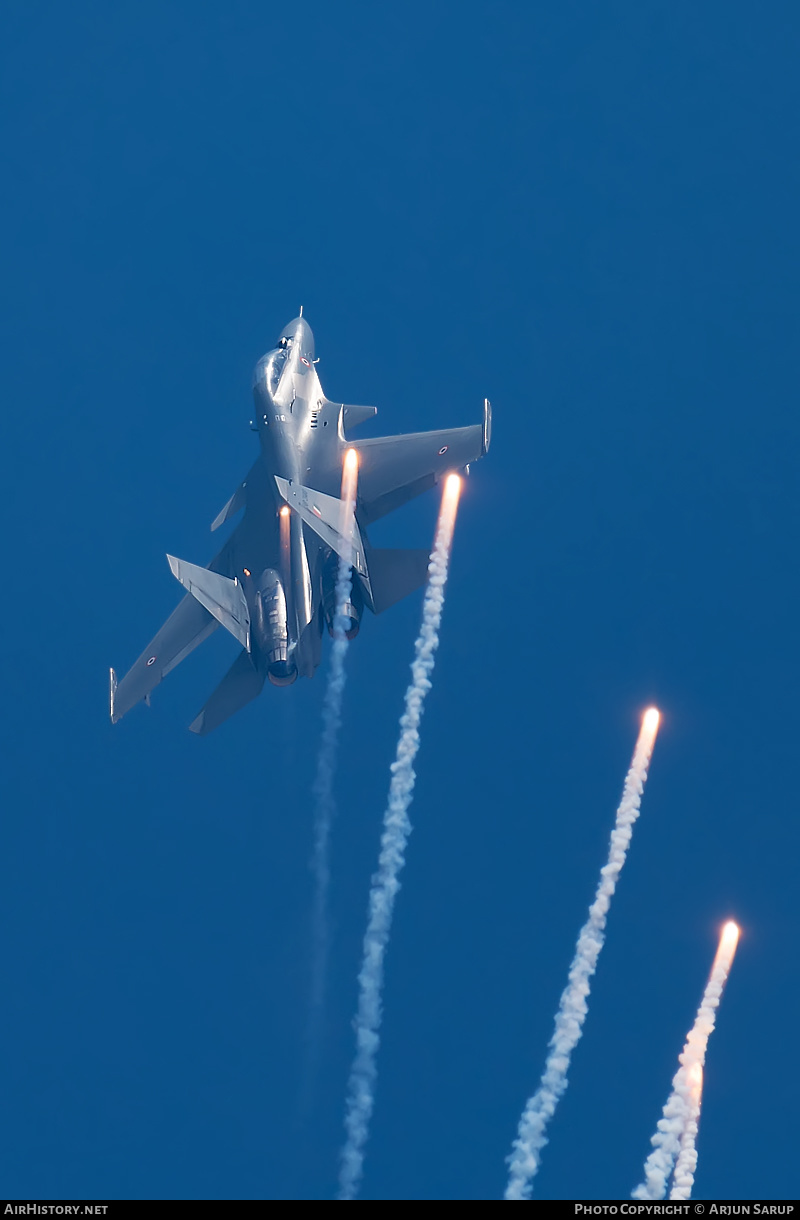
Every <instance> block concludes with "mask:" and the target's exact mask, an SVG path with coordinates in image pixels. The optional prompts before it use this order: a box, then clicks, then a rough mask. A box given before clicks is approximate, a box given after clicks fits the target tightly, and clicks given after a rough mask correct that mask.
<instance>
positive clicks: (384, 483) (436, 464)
mask: <svg viewBox="0 0 800 1220" xmlns="http://www.w3.org/2000/svg"><path fill="white" fill-rule="evenodd" d="M490 428H491V408H490V407H489V404H488V403H487V404H486V407H485V411H484V420H483V423H482V424H473V425H472V426H471V427H467V428H444V429H441V430H440V431H437V432H410V433H408V434H407V435H405V436H380V437H376V438H375V439H374V440H373V439H370V440H364V441H354V442H353V446H352V447H353V448H354V449H356V450H357V451H358V498H359V519H363V520H364V522H365V523H366V524H369V523H370V522H372V521H377V520H378V518H379V517H384V516H385V515H386V514H387V513H390V512H393V511H394V509H396V508H399V507H400V505H401V504H405V503H406V502H407V501H408V500H412V499H413V498H414V496H418V495H420V494H421V493H422V492H423V491H427V490H428V488H429V487H433V486H434V484H435V483H437V482H438V481H439V479H441V478H442V477H443V476H444V475H445V474H447V472H448V471H450V470H458V469H460V468H461V467H463V466H466V465H467V463H468V462H476V461H477V460H478V458H479V457H482V456H483V454H485V453H486V452H487V450H488V448H489V436H490Z"/></svg>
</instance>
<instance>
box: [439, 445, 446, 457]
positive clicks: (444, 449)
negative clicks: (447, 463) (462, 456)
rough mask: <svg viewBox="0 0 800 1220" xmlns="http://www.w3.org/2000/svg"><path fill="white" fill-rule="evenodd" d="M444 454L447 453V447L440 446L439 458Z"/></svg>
mask: <svg viewBox="0 0 800 1220" xmlns="http://www.w3.org/2000/svg"><path fill="white" fill-rule="evenodd" d="M445 453H447V445H442V447H441V449H440V450H439V457H442V455H443V454H445Z"/></svg>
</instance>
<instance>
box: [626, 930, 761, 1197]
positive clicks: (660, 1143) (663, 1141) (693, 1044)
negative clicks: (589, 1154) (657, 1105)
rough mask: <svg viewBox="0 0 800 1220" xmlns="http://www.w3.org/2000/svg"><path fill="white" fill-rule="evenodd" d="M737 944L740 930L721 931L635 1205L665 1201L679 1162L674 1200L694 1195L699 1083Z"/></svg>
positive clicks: (652, 1140)
mask: <svg viewBox="0 0 800 1220" xmlns="http://www.w3.org/2000/svg"><path fill="white" fill-rule="evenodd" d="M738 941H739V929H738V927H737V926H736V924H735V923H733V921H732V920H731V921H729V922H728V923H726V924H725V927H724V928H723V929H722V935H721V936H720V941H719V948H718V949H717V952H716V956H715V958H714V964H713V965H712V967H711V974H710V976H709V980H708V985H707V986H706V989H705V992H704V993H703V998H702V1000H701V1002H700V1007H699V1009H698V1010H697V1016H696V1017H695V1022H694V1025H693V1026H692V1028H691V1029H690V1031H689V1034H688V1037H687V1039H686V1044H685V1046H684V1048H683V1050H682V1051H681V1053H680V1056H679V1062H680V1067H679V1068H678V1070H677V1072H676V1073H675V1076H674V1077H673V1080H672V1092H671V1093H670V1095H669V1097H668V1098H667V1102H666V1105H665V1106H664V1109H663V1111H662V1116H661V1118H660V1119H659V1120H658V1124H657V1128H656V1133H655V1135H654V1136H653V1138H652V1139H651V1141H650V1142H651V1144H652V1145H653V1151H652V1152H651V1153H650V1155H649V1157H648V1158H647V1160H646V1161H645V1166H644V1176H645V1180H644V1182H642V1183H640V1185H639V1186H637V1187H636V1189H635V1190H634V1191H633V1192H632V1198H634V1199H663V1198H664V1195H665V1194H666V1193H667V1184H668V1182H669V1178H670V1174H671V1173H672V1170H673V1166H674V1165H675V1162H676V1160H677V1161H678V1162H679V1166H680V1180H679V1175H678V1170H677V1169H676V1172H675V1180H674V1190H677V1191H679V1192H681V1193H678V1194H675V1193H674V1191H673V1195H672V1197H673V1198H676V1199H688V1198H689V1195H690V1194H691V1189H692V1186H693V1184H694V1170H695V1166H696V1164H697V1152H696V1149H695V1139H696V1136H697V1124H698V1121H699V1117H700V1090H701V1089H702V1075H701V1076H700V1084H699V1086H698V1083H697V1068H698V1067H699V1068H700V1069H702V1067H703V1065H704V1064H705V1061H706V1049H707V1047H708V1039H709V1037H710V1036H711V1033H712V1031H713V1029H714V1024H715V1022H716V1019H717V1008H718V1007H719V1002H720V999H721V997H722V991H723V988H724V987H725V981H726V979H727V977H728V972H729V971H730V968H731V965H732V963H733V957H734V954H735V953H736V946H737V944H738ZM683 1192H685V1193H683Z"/></svg>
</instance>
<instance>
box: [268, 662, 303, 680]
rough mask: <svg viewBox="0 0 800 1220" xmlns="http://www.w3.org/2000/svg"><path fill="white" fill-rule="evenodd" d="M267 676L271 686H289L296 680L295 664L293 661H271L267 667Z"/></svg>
mask: <svg viewBox="0 0 800 1220" xmlns="http://www.w3.org/2000/svg"><path fill="white" fill-rule="evenodd" d="M267 677H268V678H269V680H270V682H271V683H272V685H273V686H291V685H292V683H293V682H296V681H297V666H296V665H295V663H294V661H273V662H272V663H271V664H270V666H269V668H268V669H267Z"/></svg>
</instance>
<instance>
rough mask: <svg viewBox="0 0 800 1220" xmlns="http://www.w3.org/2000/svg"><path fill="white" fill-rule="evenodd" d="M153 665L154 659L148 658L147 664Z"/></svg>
mask: <svg viewBox="0 0 800 1220" xmlns="http://www.w3.org/2000/svg"><path fill="white" fill-rule="evenodd" d="M155 663H156V659H155V657H150V658H149V660H148V662H147V664H148V665H155Z"/></svg>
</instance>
